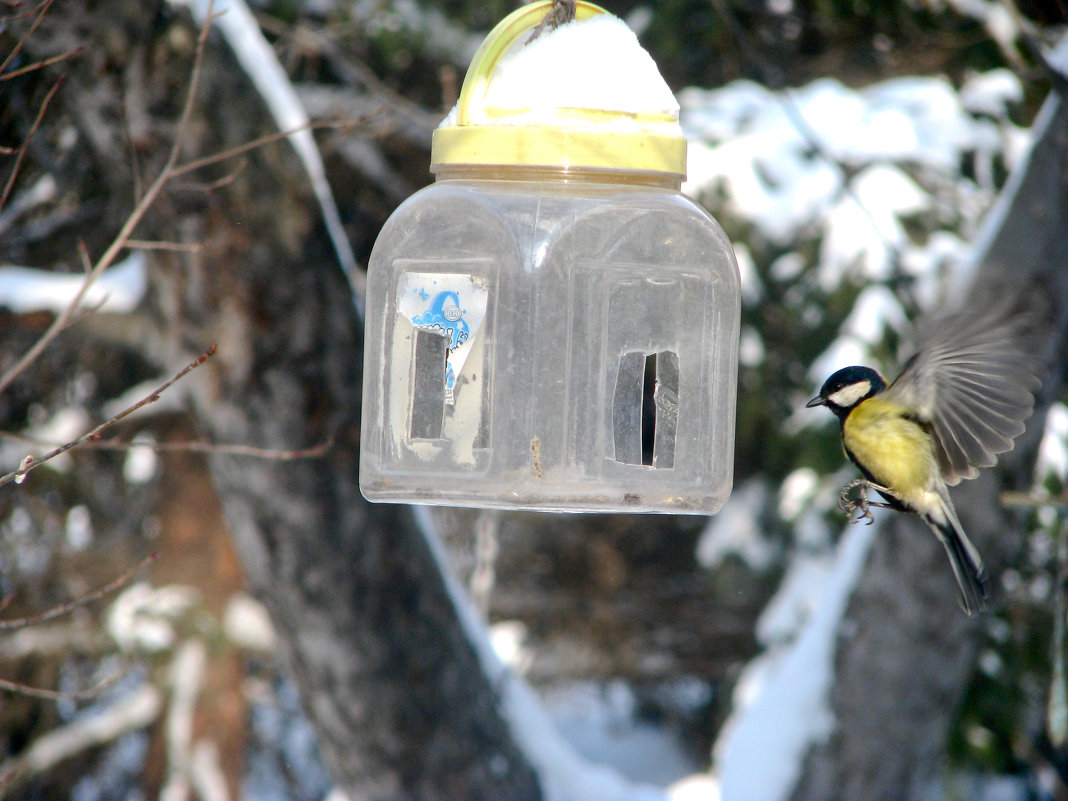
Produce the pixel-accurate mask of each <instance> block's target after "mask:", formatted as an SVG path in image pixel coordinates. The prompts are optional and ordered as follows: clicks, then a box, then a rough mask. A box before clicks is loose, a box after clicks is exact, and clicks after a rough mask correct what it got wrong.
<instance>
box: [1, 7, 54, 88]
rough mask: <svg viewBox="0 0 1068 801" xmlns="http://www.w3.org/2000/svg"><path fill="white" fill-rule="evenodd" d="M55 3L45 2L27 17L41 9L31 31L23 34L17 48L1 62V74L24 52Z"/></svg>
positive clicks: (30, 28)
mask: <svg viewBox="0 0 1068 801" xmlns="http://www.w3.org/2000/svg"><path fill="white" fill-rule="evenodd" d="M53 2H54V0H44V2H43V3H41V5H39V6H38V7H37V8H35V9H33V10H32V11H30V12H29V13H28V14H27V15H26V16H29V14H32V13H33V12H34V11H38V9H39V11H38V13H37V19H35V20H34V21H33V23H32V24H31V25H30V27H29V29H28V30H27V31H26V32H25V33H24V34H22V36H21V37H20V38H19V40H18V41H17V42H16V43H15V46H14V47H13V48H11V52H10V53H8V54H7V58H5V59H4V60H3V61H0V73H3V71H4V70H6V69H7V65H8V64H10V63H11V62H12V61H14V60H15V58H17V57H18V54H19V53H21V52H22V48H24V47H25V46H26V42H28V41H29V39H30V37H31V36H32V35H33V32H34V31H36V30H37V27H38V26H39V25H40V24H41V22H42V21H43V20H44V18H45V17H46V16H47V15H48V10H49V9H50V8H51V7H52V3H53Z"/></svg>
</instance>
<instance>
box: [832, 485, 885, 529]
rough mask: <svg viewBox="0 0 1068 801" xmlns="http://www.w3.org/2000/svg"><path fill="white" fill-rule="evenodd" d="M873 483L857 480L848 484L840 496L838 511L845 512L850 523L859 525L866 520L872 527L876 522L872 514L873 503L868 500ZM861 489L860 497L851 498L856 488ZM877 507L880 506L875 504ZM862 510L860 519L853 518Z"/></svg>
mask: <svg viewBox="0 0 1068 801" xmlns="http://www.w3.org/2000/svg"><path fill="white" fill-rule="evenodd" d="M871 486H872V485H871V483H870V482H869V481H868V480H867V479H866V478H856V479H853V480H852V481H850V482H849V483H848V484H846V485H845V486H844V487H843V488H842V491H841V493H839V495H838V509H839V510H840V511H842V512H845V516H846V520H848V521H849V522H850V523H859V522H860V521H861V520H866V521H867V522H868V525H869V526H870V525H871V524H872V523H874V522H875V517H874V516H873V515H872V513H871V507H872V505H873V504H872V502H871V501H869V500H868V489H870V488H871ZM856 487H860V488H861V490H860V496H859V497H857V498H850V497H849V493H850V492H852V491H853V489H854V488H856ZM875 505H876V506H878V505H880V504H875ZM857 510H860V516H859V517H853V514H854V513H855V512H856V511H857Z"/></svg>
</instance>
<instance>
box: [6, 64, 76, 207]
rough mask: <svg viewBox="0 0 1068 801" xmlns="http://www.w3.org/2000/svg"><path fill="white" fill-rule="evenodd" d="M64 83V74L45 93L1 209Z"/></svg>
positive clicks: (9, 181) (23, 144)
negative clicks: (47, 112) (53, 99)
mask: <svg viewBox="0 0 1068 801" xmlns="http://www.w3.org/2000/svg"><path fill="white" fill-rule="evenodd" d="M62 85H63V76H62V75H61V76H60V77H59V79H58V80H57V81H56V82H55V83H54V84H52V88H51V89H49V90H48V94H47V95H45V99H44V101H42V103H41V108H39V109H38V110H37V117H36V118H35V119H34V121H33V125H32V126H31V127H30V132H29V133H28V134H26V140H25V141H24V142H23V143H22V146H21V147H19V150H18V155H17V156H15V164H14V166H13V167H12V168H11V175H9V176H8V177H7V182H6V183H5V184H4V191H3V192H2V193H0V209H2V208H3V207H4V206H5V205H7V199H8V197H9V196H10V195H11V190H12V189H13V188H14V187H15V179H16V178H18V175H19V169H20V168H21V167H22V160H23V159H24V158H26V152H27V150H28V149H29V147H30V141H31V140H32V139H33V135H34V134H35V133H37V129H38V128H40V127H41V120H42V119H44V115H45V111H47V110H48V105H49V104H50V103H51V102H52V98H53V97H55V96H56V92H58V91H59V87H60V86H62Z"/></svg>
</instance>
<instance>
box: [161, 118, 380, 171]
mask: <svg viewBox="0 0 1068 801" xmlns="http://www.w3.org/2000/svg"><path fill="white" fill-rule="evenodd" d="M376 113H377V112H376ZM372 116H374V115H373V114H368V115H367V116H365V117H361V118H359V119H356V120H324V121H322V122H309V123H308V124H306V125H299V126H297V127H296V128H291V129H289V130H288V131H275V132H274V133H270V134H265V135H264V136H260V137H258V138H256V139H253V140H251V141H249V142H245V143H244V144H240V145H237V146H235V147H231V148H229V149H227V150H222V151H220V152H218V153H212V154H211V155H210V156H204V157H203V158H199V159H194V160H193V161H189V162H186V163H185V164H181V165H178V166H175V167H173V168H172V169H171V170H170V175H169V177H170V178H176V177H178V176H179V175H184V174H185V173H187V172H193V171H194V170H199V169H200V168H201V167H207V166H210V165H212V164H218V163H219V162H220V161H226V159H229V158H233V157H234V156H240V155H241V154H242V153H247V152H248V151H250V150H255V149H256V148H258V147H263V146H264V145H269V144H271V143H272V142H277V141H279V140H280V139H285V138H286V137H288V136H291V135H293V134H295V133H299V132H300V131H318V130H322V129H331V130H342V131H344V130H350V129H352V128H355V127H357V126H359V125H363V124H364V123H365V122H367V120H369V119H371V117H372Z"/></svg>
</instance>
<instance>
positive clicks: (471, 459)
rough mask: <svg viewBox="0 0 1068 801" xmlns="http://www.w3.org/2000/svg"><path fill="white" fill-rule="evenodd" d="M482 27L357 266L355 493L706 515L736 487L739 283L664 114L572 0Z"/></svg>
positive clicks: (590, 12) (588, 12)
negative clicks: (556, 13) (418, 159)
mask: <svg viewBox="0 0 1068 801" xmlns="http://www.w3.org/2000/svg"><path fill="white" fill-rule="evenodd" d="M551 6H552V4H551V2H540V3H533V4H531V5H527V6H524V7H523V8H521V9H519V10H518V11H516V12H514V13H513V14H511V15H510V16H508V17H507V18H505V19H504V20H503V21H502V22H501V23H500V24H499V25H498V26H497V27H496V28H495V29H494V30H493V31H492V32H491V33H490V35H489V36H488V37H487V38H486V40H485V42H483V44H482V46H481V47H480V48H479V50H478V52H477V53H476V54H475V58H474V60H473V62H472V65H471V68H470V70H469V71H468V74H467V77H466V79H465V81H464V86H463V90H462V91H461V93H460V99H459V101H458V103H457V106H456V108H455V109H453V111H452V112H451V113H450V114H449V116H448V117H447V118H446V120H445V121H444V122H443V123H442V126H441V127H439V128H438V129H437V131H435V134H434V143H433V151H432V156H431V169H432V171H433V172H434V173H435V175H436V181H435V183H434V184H432V185H431V186H429V187H426V188H425V189H422V190H420V191H419V192H417V193H416V194H415V195H413V196H412V197H411V198H409V199H408V200H407V201H405V202H404V203H403V204H402V205H401V206H400V207H399V208H398V209H397V210H396V212H394V214H393V215H392V216H391V217H390V219H389V220H388V221H387V222H386V224H385V226H384V227H383V228H382V231H381V233H380V234H379V237H378V240H377V242H376V243H375V247H374V250H373V252H372V254H371V259H370V263H369V265H368V288H367V332H366V340H365V375H364V399H363V427H362V442H361V458H360V487H361V489H362V491H363V493H364V495H365V496H366V497H367V498H368V499H370V500H372V501H395V502H404V503H433V504H450V505H460V506H482V507H500V508H516V509H542V510H559V511H631V512H683V513H695V514H701V513H711V512H715V511H716V510H718V509H719V508H720V506H722V504H723V502H724V501H725V500H726V497H727V495H728V494H729V493H730V488H731V480H732V463H733V449H734V414H735V411H734V404H735V394H736V382H737V365H738V358H737V351H738V324H739V314H740V292H739V280H738V268H737V264H736V262H735V260H734V254H733V251H732V249H731V246H730V242H729V241H728V240H727V238H726V236H725V235H724V233H723V231H722V229H721V228H720V227H719V225H718V224H717V223H716V222H715V221H714V220H713V219H712V218H711V217H710V216H709V215H708V213H707V212H706V211H705V210H704V209H702V208H701V207H700V206H698V205H697V204H696V203H694V202H693V201H691V200H689V199H688V198H686V197H684V196H683V195H682V194H681V193H680V191H679V189H680V186H681V182H682V179H683V177H684V175H685V171H686V170H685V166H686V164H685V162H686V141H685V139H684V138H683V136H682V133H681V130H680V128H679V125H678V104H677V103H676V102H675V99H674V97H673V96H672V95H671V92H670V90H669V89H668V88H667V86H666V85H665V84H664V82H663V79H662V78H661V77H660V75H659V72H658V71H657V70H656V65H655V64H654V63H653V61H652V59H651V58H650V57H649V55H648V54H647V53H646V52H645V51H644V50H642V48H641V46H640V45H639V44H638V42H637V39H636V37H635V36H634V34H633V33H632V32H631V31H630V30H629V29H628V28H627V27H626V25H625V24H624V23H623V22H621V21H620V20H618V19H617V18H615V17H612V16H610V15H608V14H607V13H606V12H604V11H603V10H602V9H600V8H598V7H597V6H594V5H592V4H589V3H583V2H580V3H578V8H577V12H576V17H577V19H576V21H575V22H573V23H569V24H567V25H563V26H561V27H560V28H558V29H556V30H555V31H553V32H551V33H546V34H542V35H541V36H540V37H538V38H537V39H535V40H534V41H533V42H531V43H529V44H524V41H523V40H524V39H526V38H528V34H529V32H530V31H531V30H532V29H533V28H534V27H535V26H536V25H537V24H538V23H539V22H540V21H541V19H542V18H544V16H545V14H546V13H548V11H549V10H550V9H551Z"/></svg>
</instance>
